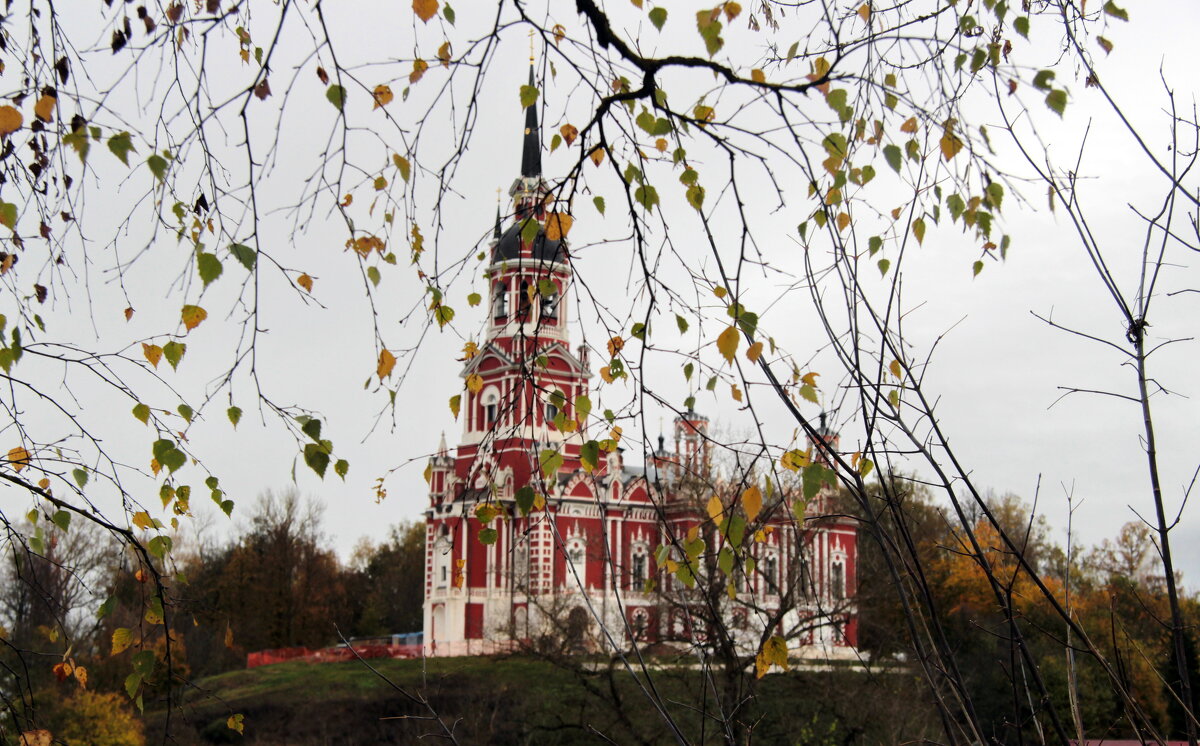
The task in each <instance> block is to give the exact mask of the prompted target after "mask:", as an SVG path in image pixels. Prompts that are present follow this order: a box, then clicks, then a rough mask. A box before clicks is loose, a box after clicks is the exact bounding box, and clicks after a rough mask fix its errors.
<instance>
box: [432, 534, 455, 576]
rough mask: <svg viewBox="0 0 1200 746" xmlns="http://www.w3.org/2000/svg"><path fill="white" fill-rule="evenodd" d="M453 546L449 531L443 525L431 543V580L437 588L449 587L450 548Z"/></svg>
mask: <svg viewBox="0 0 1200 746" xmlns="http://www.w3.org/2000/svg"><path fill="white" fill-rule="evenodd" d="M453 546H454V544H453V543H452V542H451V541H450V532H449V530H448V529H447V528H446V526H445V525H443V526H442V527H441V529H440V530H439V532H438V538H437V541H435V542H434V544H433V582H434V585H435V586H436V587H437V588H440V589H446V588H449V587H450V550H451V549H452V548H453Z"/></svg>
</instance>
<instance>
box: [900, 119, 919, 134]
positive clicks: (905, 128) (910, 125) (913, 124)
mask: <svg viewBox="0 0 1200 746" xmlns="http://www.w3.org/2000/svg"><path fill="white" fill-rule="evenodd" d="M900 131H901V132H907V133H908V134H910V135H911V134H912V133H914V132H916V131H917V118H916V117H909V118H908V119H906V120H904V124H902V125H900Z"/></svg>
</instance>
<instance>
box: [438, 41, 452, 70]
mask: <svg viewBox="0 0 1200 746" xmlns="http://www.w3.org/2000/svg"><path fill="white" fill-rule="evenodd" d="M437 57H438V59H439V60H441V61H442V67H450V42H448V41H444V42H442V46H440V47H438V52H437Z"/></svg>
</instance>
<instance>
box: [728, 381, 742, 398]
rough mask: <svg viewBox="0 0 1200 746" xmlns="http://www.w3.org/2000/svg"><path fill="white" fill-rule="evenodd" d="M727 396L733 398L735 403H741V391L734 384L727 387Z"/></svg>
mask: <svg viewBox="0 0 1200 746" xmlns="http://www.w3.org/2000/svg"><path fill="white" fill-rule="evenodd" d="M729 395H730V396H732V397H733V400H734V401H735V402H741V400H742V390H741V389H740V388H738V385H737V384H736V383H735V384H731V385H730V386H729Z"/></svg>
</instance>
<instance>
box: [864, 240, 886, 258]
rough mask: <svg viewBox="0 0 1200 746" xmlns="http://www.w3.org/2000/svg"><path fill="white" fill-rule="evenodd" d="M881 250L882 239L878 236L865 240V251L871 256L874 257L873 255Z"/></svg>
mask: <svg viewBox="0 0 1200 746" xmlns="http://www.w3.org/2000/svg"><path fill="white" fill-rule="evenodd" d="M882 248H883V239H882V238H880V237H879V236H871V238H869V239H868V240H867V251H868V252H870V254H871V256H875V253H876V252H878V251H879V250H880V249H882Z"/></svg>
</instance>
